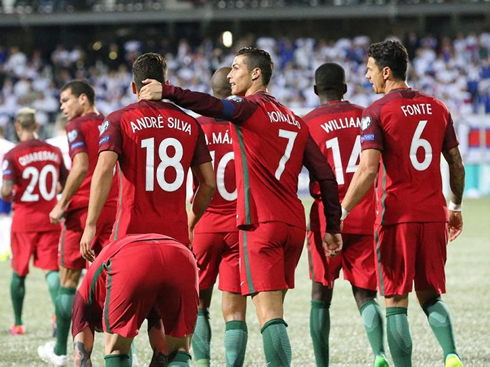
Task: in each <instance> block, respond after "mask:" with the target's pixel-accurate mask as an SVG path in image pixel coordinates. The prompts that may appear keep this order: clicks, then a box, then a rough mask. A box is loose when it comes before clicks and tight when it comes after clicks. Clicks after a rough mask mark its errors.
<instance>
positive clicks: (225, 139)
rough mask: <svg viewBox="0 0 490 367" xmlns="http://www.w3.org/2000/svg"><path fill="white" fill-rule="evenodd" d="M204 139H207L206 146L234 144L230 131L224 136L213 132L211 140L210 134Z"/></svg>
mask: <svg viewBox="0 0 490 367" xmlns="http://www.w3.org/2000/svg"><path fill="white" fill-rule="evenodd" d="M204 138H205V139H206V145H209V144H233V140H232V138H231V135H230V132H229V130H226V131H225V133H224V134H222V133H221V131H219V132H215V131H213V132H211V140H209V138H208V134H205V135H204Z"/></svg>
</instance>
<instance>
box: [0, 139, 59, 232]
mask: <svg viewBox="0 0 490 367" xmlns="http://www.w3.org/2000/svg"><path fill="white" fill-rule="evenodd" d="M2 168H3V179H4V180H11V181H13V182H14V184H15V185H14V193H15V194H14V205H13V208H14V217H13V220H12V229H13V230H14V231H18V232H42V231H56V230H59V228H60V226H59V225H57V224H51V223H50V222H49V212H50V211H51V210H52V209H53V208H54V206H55V205H56V201H57V198H56V194H57V193H58V182H59V181H60V179H61V180H64V179H66V177H67V175H68V172H67V170H66V168H65V164H64V163H63V156H62V154H61V151H60V150H59V148H56V147H54V146H52V145H50V144H48V143H45V142H43V141H40V140H37V139H32V140H28V141H24V142H21V143H19V144H18V145H17V146H16V147H15V148H13V149H12V150H10V151H9V152H8V153H7V154H6V155H5V158H4V161H3V167H2Z"/></svg>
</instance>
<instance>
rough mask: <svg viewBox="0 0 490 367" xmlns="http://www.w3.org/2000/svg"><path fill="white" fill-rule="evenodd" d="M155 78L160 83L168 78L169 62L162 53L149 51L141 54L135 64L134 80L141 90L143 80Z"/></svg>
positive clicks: (137, 87)
mask: <svg viewBox="0 0 490 367" xmlns="http://www.w3.org/2000/svg"><path fill="white" fill-rule="evenodd" d="M145 79H155V80H158V81H159V82H160V83H162V84H163V83H165V81H166V80H167V62H166V61H165V59H164V58H163V56H162V55H160V54H157V53H154V52H149V53H146V54H143V55H141V56H139V57H138V58H137V59H136V61H135V62H134V64H133V81H134V84H136V89H137V90H138V91H139V90H140V89H141V88H142V87H143V80H145Z"/></svg>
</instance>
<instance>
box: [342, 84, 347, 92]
mask: <svg viewBox="0 0 490 367" xmlns="http://www.w3.org/2000/svg"><path fill="white" fill-rule="evenodd" d="M347 89H348V87H347V84H345V83H344V91H343V93H342V94H346V93H347Z"/></svg>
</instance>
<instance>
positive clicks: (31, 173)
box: [20, 164, 58, 202]
mask: <svg viewBox="0 0 490 367" xmlns="http://www.w3.org/2000/svg"><path fill="white" fill-rule="evenodd" d="M48 174H51V176H52V179H53V180H52V183H51V187H50V188H49V191H48V188H47V187H46V179H47V177H48ZM29 177H30V178H31V181H30V182H29V185H28V186H27V188H26V190H25V191H24V193H23V194H22V197H21V198H20V201H23V202H34V201H39V194H33V192H34V189H35V188H36V185H37V184H39V192H40V193H41V196H42V197H43V199H44V200H46V201H50V200H51V199H52V198H54V195H56V184H57V183H58V172H57V171H56V168H55V166H53V165H52V164H47V165H45V166H44V167H43V168H42V169H41V172H39V170H38V169H37V168H36V167H32V166H29V167H27V168H26V169H25V170H24V171H23V172H22V178H24V179H29Z"/></svg>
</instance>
